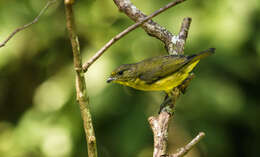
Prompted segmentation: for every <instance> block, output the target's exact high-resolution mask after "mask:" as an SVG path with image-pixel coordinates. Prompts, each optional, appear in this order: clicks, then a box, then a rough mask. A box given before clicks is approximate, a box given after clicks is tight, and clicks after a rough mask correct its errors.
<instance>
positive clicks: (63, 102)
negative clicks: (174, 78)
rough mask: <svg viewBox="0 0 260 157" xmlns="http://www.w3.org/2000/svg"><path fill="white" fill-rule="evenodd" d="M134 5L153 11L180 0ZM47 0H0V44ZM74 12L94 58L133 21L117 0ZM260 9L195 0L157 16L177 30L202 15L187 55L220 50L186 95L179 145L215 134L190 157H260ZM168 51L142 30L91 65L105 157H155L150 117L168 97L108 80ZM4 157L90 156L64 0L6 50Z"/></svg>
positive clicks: (172, 144) (177, 125)
mask: <svg viewBox="0 0 260 157" xmlns="http://www.w3.org/2000/svg"><path fill="white" fill-rule="evenodd" d="M132 2H133V3H134V4H135V5H136V6H137V7H138V8H140V9H141V10H142V11H143V12H145V13H146V14H150V13H152V12H153V11H155V10H157V9H158V8H160V7H162V6H164V5H165V4H166V3H168V2H170V0H163V1H162V0H160V1H159V0H142V1H140V0H139V1H138V0H133V1H132ZM45 3H46V1H35V0H9V1H7V0H0V41H3V40H4V39H5V38H6V37H7V36H8V34H9V33H10V32H12V31H13V30H14V29H15V28H17V27H18V26H20V25H23V24H25V23H28V22H29V21H31V20H32V19H33V18H34V17H35V16H37V14H38V13H39V11H40V9H41V8H42V7H43V6H44V5H45ZM74 9H75V15H76V21H77V27H78V33H79V39H80V44H81V51H82V53H83V56H84V57H83V58H84V61H86V60H87V59H88V58H90V57H91V56H92V55H93V54H94V53H95V52H96V51H97V50H98V49H99V48H101V47H102V46H103V45H104V44H105V43H106V42H107V41H108V40H109V39H111V38H112V37H113V36H114V35H116V34H117V33H119V32H120V31H122V30H123V29H124V28H126V27H128V26H129V25H131V24H133V22H132V21H131V20H130V19H128V18H127V17H126V16H125V15H124V14H122V13H120V12H119V11H118V9H117V8H116V6H115V5H114V3H113V1H112V0H102V1H101V0H100V1H95V0H84V1H80V0H77V3H76V5H75V6H74ZM259 14H260V1H258V0H248V1H245V0H244V1H242V0H241V1H236V0H215V1H208V0H200V1H198V0H189V1H187V2H185V3H183V4H181V5H178V6H176V7H174V8H172V9H170V10H169V11H167V12H165V13H163V14H162V15H159V16H158V17H156V18H155V21H156V22H158V23H159V24H161V25H163V26H165V27H166V28H167V29H168V30H170V31H171V32H174V33H177V32H178V31H179V28H180V24H181V21H182V19H183V18H184V17H187V16H189V17H192V19H193V21H192V24H191V29H190V32H189V38H188V41H187V44H186V49H185V53H186V54H192V53H197V52H199V51H201V50H204V49H207V48H209V47H216V49H217V51H216V54H215V55H214V56H212V57H209V58H207V59H205V60H203V61H201V63H200V64H199V66H198V68H196V69H195V74H196V78H195V79H194V80H193V81H192V83H191V85H190V86H189V88H188V90H187V92H186V94H185V95H183V96H181V98H180V99H179V100H178V103H177V108H176V114H175V117H174V121H173V122H172V123H171V128H170V135H169V151H170V152H174V150H176V148H178V147H180V146H183V145H184V144H185V143H187V142H188V141H190V140H191V139H192V138H193V137H194V136H195V135H196V134H197V133H198V132H199V131H205V132H206V137H205V138H204V139H203V140H202V142H201V143H200V144H199V145H197V147H196V148H194V149H193V150H192V151H191V152H190V153H189V154H188V155H187V157H199V156H200V157H207V156H210V157H219V156H229V157H232V156H234V157H240V156H241V157H245V156H246V157H257V156H258V154H259V152H258V149H259V140H260V134H259V132H260V125H259V122H258V120H259V118H260V116H259V113H260V106H259V102H260V97H259V89H260V84H259V81H260V79H259V78H260V29H259V28H260V16H259ZM162 54H166V52H165V49H164V45H163V44H162V43H161V42H160V41H158V40H157V39H154V38H151V37H149V36H148V35H147V34H146V33H145V32H144V31H143V30H142V29H140V28H139V29H137V30H135V31H134V32H132V33H130V34H129V35H127V36H126V37H125V38H123V39H122V40H121V41H119V42H118V43H116V44H115V45H114V46H112V47H111V48H110V49H109V50H108V51H107V52H106V53H105V54H104V55H103V56H102V57H101V59H99V60H98V61H97V62H96V63H95V64H93V66H92V67H91V68H90V69H89V71H88V72H87V74H86V76H87V77H86V80H87V89H88V95H89V97H90V102H91V110H92V114H93V121H94V127H95V131H96V136H97V142H98V150H99V155H100V156H101V157H122V156H124V157H133V156H134V157H149V156H151V155H152V146H153V144H152V143H153V140H152V133H151V130H150V128H149V125H148V122H147V118H148V117H149V116H151V115H154V114H156V113H157V112H158V108H159V104H160V103H161V102H162V100H163V94H162V93H160V92H141V91H136V90H133V89H130V88H126V87H122V86H120V85H116V84H106V82H105V80H106V78H107V77H108V76H109V74H110V72H111V71H112V70H113V69H114V68H116V67H117V66H119V65H121V64H124V63H133V62H137V61H140V60H142V59H145V58H148V57H151V56H156V55H162ZM0 156H1V157H70V156H75V157H76V156H77V157H83V156H87V152H86V142H85V137H84V131H83V127H82V121H81V117H80V112H79V107H78V104H77V103H76V101H75V87H74V71H73V64H72V52H71V46H70V42H69V40H68V34H67V32H66V28H65V16H64V6H63V3H62V2H61V1H59V2H58V3H57V4H55V5H54V6H52V7H50V8H49V10H48V11H47V12H46V14H44V16H42V17H41V19H40V21H39V22H38V23H37V24H35V25H33V26H32V27H30V28H29V29H26V30H25V31H22V32H20V33H18V34H17V35H16V36H15V37H14V38H13V39H12V40H11V41H10V42H9V43H7V45H6V46H5V47H3V48H1V49H0Z"/></svg>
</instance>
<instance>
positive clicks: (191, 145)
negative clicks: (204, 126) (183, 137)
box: [168, 132, 205, 157]
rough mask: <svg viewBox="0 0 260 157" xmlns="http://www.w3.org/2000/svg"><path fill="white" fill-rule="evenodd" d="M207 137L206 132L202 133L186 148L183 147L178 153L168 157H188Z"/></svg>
mask: <svg viewBox="0 0 260 157" xmlns="http://www.w3.org/2000/svg"><path fill="white" fill-rule="evenodd" d="M204 136H205V133H204V132H200V133H199V134H198V135H197V136H196V137H195V138H194V139H193V140H192V141H190V143H188V144H187V145H186V146H184V147H181V148H179V149H178V151H177V152H176V153H174V154H171V155H169V156H168V157H183V156H184V155H186V154H187V153H188V152H189V151H190V150H191V149H192V148H193V147H194V146H195V145H196V144H197V143H199V142H200V140H201V139H202V138H203V137H204Z"/></svg>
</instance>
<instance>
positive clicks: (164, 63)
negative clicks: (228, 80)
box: [107, 48, 215, 93]
mask: <svg viewBox="0 0 260 157" xmlns="http://www.w3.org/2000/svg"><path fill="white" fill-rule="evenodd" d="M214 52H215V48H210V49H208V50H205V51H203V52H200V53H198V54H194V55H190V56H184V55H167V56H156V57H152V58H149V59H145V60H143V61H141V62H138V63H134V64H123V65H121V66H119V67H118V68H116V69H115V70H114V71H113V72H112V73H111V75H110V77H109V78H108V80H107V82H108V83H109V82H114V83H119V84H122V85H125V86H129V87H132V88H135V89H138V90H143V91H165V92H166V93H170V91H171V90H172V89H173V88H174V87H177V86H179V85H181V84H182V82H183V81H184V80H185V79H186V78H187V77H188V76H189V74H190V72H191V71H192V69H193V68H194V67H195V66H196V65H197V64H198V63H199V61H200V59H202V58H204V57H207V56H210V55H212V54H213V53H214Z"/></svg>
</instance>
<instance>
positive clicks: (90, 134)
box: [64, 0, 97, 157]
mask: <svg viewBox="0 0 260 157" xmlns="http://www.w3.org/2000/svg"><path fill="white" fill-rule="evenodd" d="M64 3H65V12H66V20H67V22H66V24H67V29H68V32H69V37H70V41H71V46H72V51H73V59H74V68H75V71H76V91H77V101H78V103H79V106H80V111H81V116H82V119H83V123H84V130H85V134H86V141H87V145H88V156H89V157H97V147H96V137H95V133H94V128H93V125H92V119H91V114H90V109H89V100H88V97H87V92H86V82H85V78H84V71H83V69H82V59H81V54H80V46H79V41H78V37H77V34H76V27H75V21H74V15H73V9H72V5H73V3H74V0H65V1H64Z"/></svg>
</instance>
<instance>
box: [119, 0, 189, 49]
mask: <svg viewBox="0 0 260 157" xmlns="http://www.w3.org/2000/svg"><path fill="white" fill-rule="evenodd" d="M184 1H185V0H176V1H175V2H172V3H177V4H178V3H181V2H184ZM114 2H115V4H116V5H117V6H118V8H119V9H120V11H123V12H124V13H125V14H126V15H127V16H128V17H129V18H131V19H132V20H133V21H135V22H139V21H141V20H142V19H143V18H145V17H147V15H145V14H144V13H142V12H141V11H140V10H139V9H138V8H137V7H136V6H134V5H133V4H132V3H131V1H130V0H114ZM142 28H143V29H144V30H145V31H146V32H147V33H148V35H150V36H153V37H155V38H157V39H159V40H161V41H162V42H163V43H164V44H165V48H166V49H167V51H168V52H169V53H170V54H176V52H175V51H174V45H175V43H174V42H175V40H174V39H175V37H174V36H173V34H172V33H171V32H170V31H168V30H167V29H166V28H164V27H162V26H161V25H159V24H158V23H156V22H154V21H153V20H149V21H148V22H146V23H144V24H143V25H142Z"/></svg>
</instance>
